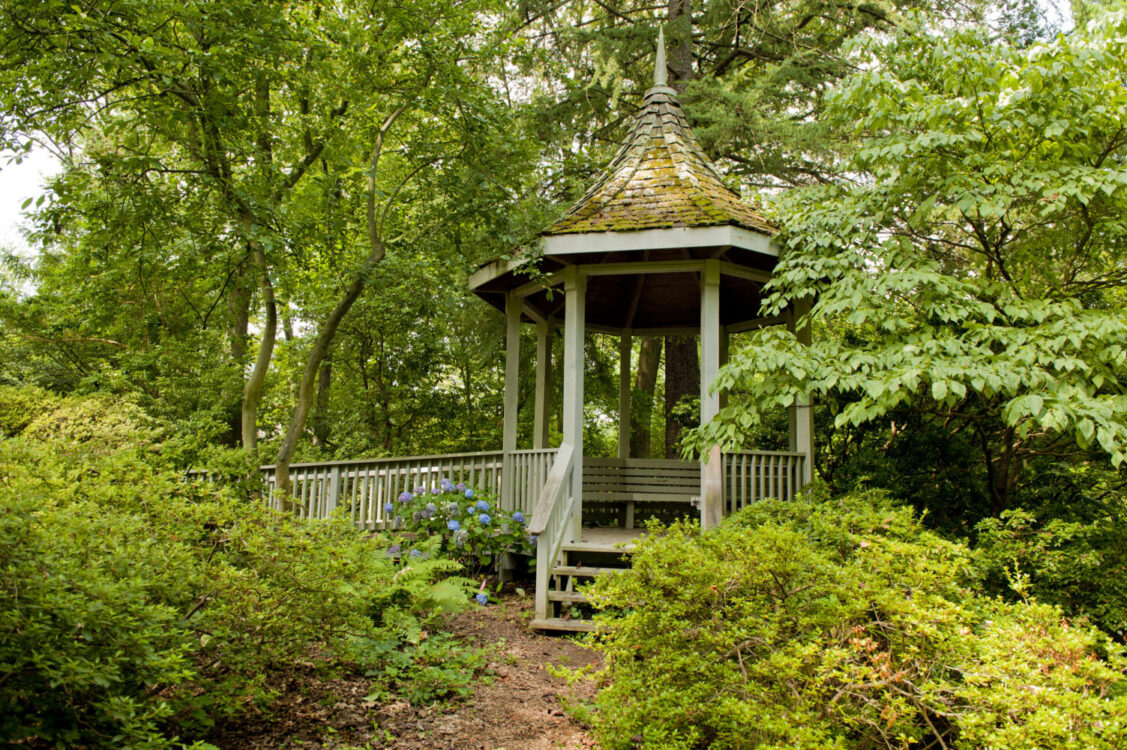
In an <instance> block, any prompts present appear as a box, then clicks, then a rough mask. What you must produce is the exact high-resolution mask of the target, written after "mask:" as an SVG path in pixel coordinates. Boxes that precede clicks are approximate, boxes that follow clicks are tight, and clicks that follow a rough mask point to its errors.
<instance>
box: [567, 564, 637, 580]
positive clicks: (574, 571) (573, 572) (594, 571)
mask: <svg viewBox="0 0 1127 750" xmlns="http://www.w3.org/2000/svg"><path fill="white" fill-rule="evenodd" d="M623 570H626V568H588V567H586V566H585V565H557V566H556V567H554V568H552V575H554V576H586V577H589V578H594V577H595V576H602V575H606V574H607V573H619V572H621V571H623Z"/></svg>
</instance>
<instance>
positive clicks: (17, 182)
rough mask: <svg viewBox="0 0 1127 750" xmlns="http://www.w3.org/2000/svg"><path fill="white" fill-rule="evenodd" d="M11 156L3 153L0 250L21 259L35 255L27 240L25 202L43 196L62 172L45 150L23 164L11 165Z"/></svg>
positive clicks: (34, 152) (0, 164) (0, 155)
mask: <svg viewBox="0 0 1127 750" xmlns="http://www.w3.org/2000/svg"><path fill="white" fill-rule="evenodd" d="M11 158H12V154H11V153H10V152H9V153H0V247H3V248H5V249H8V250H13V251H15V252H16V253H17V254H19V255H25V256H26V255H28V254H30V253H32V252H33V251H32V250H31V248H30V247H28V244H27V240H26V238H25V237H24V227H25V226H26V224H27V222H26V217H25V215H24V214H25V212H24V209H23V204H24V201H26V200H27V199H28V198H31V199H32V205H31V206H28V208H29V209H30V208H33V207H34V203H35V199H37V198H38V197H39V196H41V195H43V194H44V193H45V192H46V190H45V185H46V183H47V180H49V179H51V177H53V176H55V175H56V174H58V173H59V171H60V170H61V169H62V165H60V164H59V160H58V159H56V158H55V156H54V155H53V154H52V153H51V152H50V151H47V150H45V149H42V148H38V149H34V150H32V151H31V153H29V154H27V155H26V156H25V157H24V159H23V161H22V162H21V163H19V164H16V163H15V162H14V161H11Z"/></svg>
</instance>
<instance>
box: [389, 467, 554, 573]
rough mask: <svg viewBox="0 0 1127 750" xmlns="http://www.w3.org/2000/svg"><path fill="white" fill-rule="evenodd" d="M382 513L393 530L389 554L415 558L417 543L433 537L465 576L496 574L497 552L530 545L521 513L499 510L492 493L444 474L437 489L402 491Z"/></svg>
mask: <svg viewBox="0 0 1127 750" xmlns="http://www.w3.org/2000/svg"><path fill="white" fill-rule="evenodd" d="M384 511H385V512H386V514H387V518H388V520H389V522H390V523H389V526H390V528H391V529H392V530H393V531H394V532H398V533H399V537H398V544H397V545H396V546H395V547H393V548H392V549H393V554H395V555H407V556H421V555H422V554H423V552H421V551H420V545H421V543H422V542H423V541H425V540H426V539H429V538H431V537H439V538H441V545H440V549H441V551H442V553H443V554H444V555H446V556H447V557H450V558H451V559H454V560H457V561H458V562H460V563H462V564H463V565H464V566H465V569H466V573H467V574H470V575H474V574H479V573H486V572H496V570H497V568H498V566H499V565H500V560H501V555H503V554H505V553H506V552H508V553H515V554H529V553H531V551H532V548H533V547H534V546H535V544H536V539H535V538H534V537H532V536H530V535H529V533H528V531H527V529H526V528H525V526H526V524H527V523H528V520H527V519H526V518H525V516H524V514H523V513H521V512H520V511H516V512H513V513H509V512H507V511H503V510H501V508H500V507H499V505H498V503H497V499H496V496H494V495H489V494H479V493H477V492H475V491H474V490H472V489H470V488H467V487H466V485H464V484H462V483H461V482H459V483H457V484H455V483H453V482H451V481H450V480H449V479H445V478H444V479H442V481H441V482H440V483H439V486H438V487H432V488H430V489H429V490H428V489H427V488H426V487H415V488H414V489H412V490H411V491H409V492H403V493H402V494H400V495H399V497H398V498H397V499H396V500H395V501H389V502H388V503H386V504H385V505H384Z"/></svg>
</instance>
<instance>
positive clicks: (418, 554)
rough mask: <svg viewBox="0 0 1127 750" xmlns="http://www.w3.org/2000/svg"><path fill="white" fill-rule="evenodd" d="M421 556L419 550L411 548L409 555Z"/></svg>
mask: <svg viewBox="0 0 1127 750" xmlns="http://www.w3.org/2000/svg"><path fill="white" fill-rule="evenodd" d="M422 556H423V553H422V552H419V551H418V550H417V549H413V550H411V557H422Z"/></svg>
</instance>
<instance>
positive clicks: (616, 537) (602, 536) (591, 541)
mask: <svg viewBox="0 0 1127 750" xmlns="http://www.w3.org/2000/svg"><path fill="white" fill-rule="evenodd" d="M644 533H645V531H644V530H643V529H615V528H588V529H583V531H582V532H581V533H580V535H579V538H578V539H575V540H572V541H566V542H564V543H563V547H562V549H563V550H564V551H566V552H608V553H610V554H614V553H616V552H617V553H618V554H625V553H628V552H630V551H631V550H632V549H634V545H635V543H636V542H637V541H638V537H640V536H642V534H644Z"/></svg>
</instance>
